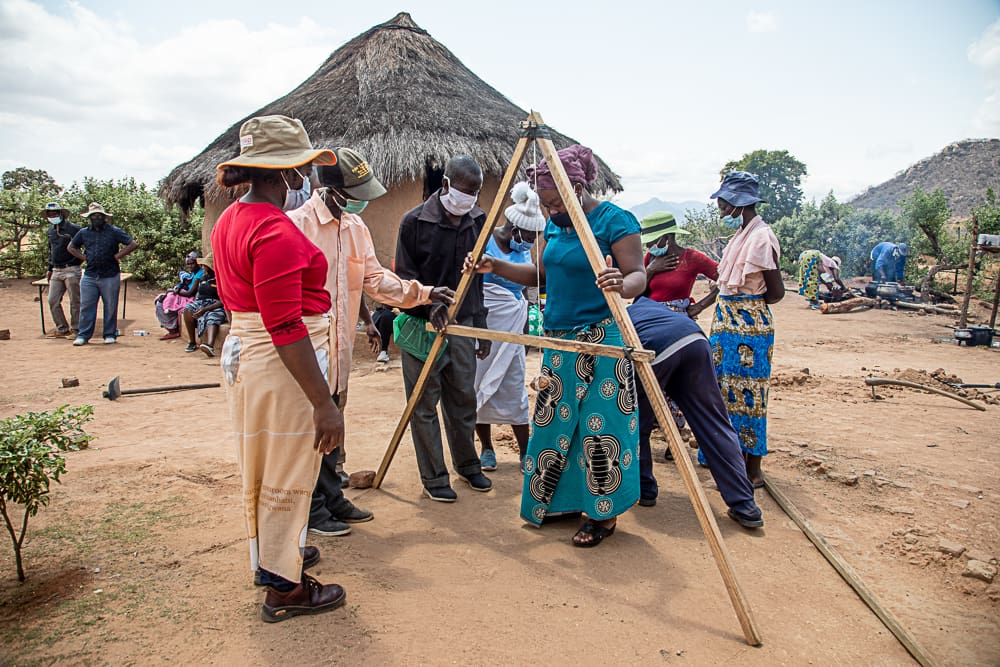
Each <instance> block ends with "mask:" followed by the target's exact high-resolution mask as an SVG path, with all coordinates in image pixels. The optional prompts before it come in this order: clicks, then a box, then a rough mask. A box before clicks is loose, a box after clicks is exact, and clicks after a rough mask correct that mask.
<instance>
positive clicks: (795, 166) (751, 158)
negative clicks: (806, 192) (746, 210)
mask: <svg viewBox="0 0 1000 667" xmlns="http://www.w3.org/2000/svg"><path fill="white" fill-rule="evenodd" d="M731 171H749V172H750V173H751V174H755V175H756V176H757V178H759V179H760V196H761V198H762V199H764V200H765V201H766V202H767V203H766V204H760V205H758V207H757V212H758V213H760V214H761V215H762V216H763V217H764V218H765V219H767V220H772V221H773V220H780V219H781V218H783V217H785V216H790V215H792V214H794V213H795V212H796V211H798V210H799V208H801V206H802V189H801V188H800V187H799V186H800V185H801V183H802V177H803V176H805V175H806V173H807V172H806V165H805V164H803V163H802V162H799V161H798V160H797V159H795V157H794V156H792V154H791V153H789V152H788V151H768V150H763V149H761V150H756V151H754V152H752V153H747V154H745V155H744V156H743V157H741V158H740V159H739V160H732V161H730V162H727V163H726V166H724V167H723V168H722V171H720V172H719V175H720V176H722V177H723V178H724V177H725V176H726V174H728V173H729V172H731Z"/></svg>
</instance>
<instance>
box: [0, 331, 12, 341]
mask: <svg viewBox="0 0 1000 667" xmlns="http://www.w3.org/2000/svg"><path fill="white" fill-rule="evenodd" d="M0 340H10V329H0Z"/></svg>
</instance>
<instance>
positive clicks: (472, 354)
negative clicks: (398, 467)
mask: <svg viewBox="0 0 1000 667" xmlns="http://www.w3.org/2000/svg"><path fill="white" fill-rule="evenodd" d="M482 186H483V170H482V169H481V168H480V166H479V164H478V163H477V162H476V161H475V160H473V159H472V158H471V157H468V156H464V155H463V156H457V157H453V158H451V159H450V160H448V163H447V164H446V165H445V168H444V178H443V179H442V185H441V189H439V190H438V191H437V192H435V193H434V194H432V195H431V196H430V197H429V198H428V199H427V201H425V202H424V203H423V204H421V205H419V206H417V207H416V208H414V209H413V210H411V211H409V212H408V213H407V214H406V215H405V216H403V221H402V223H400V226H399V240H398V242H397V243H396V266H395V268H396V274H397V275H398V276H399V277H400V278H403V279H409V280H419V281H420V282H421V283H423V284H424V285H438V286H444V287H450V288H451V289H457V288H458V283H459V281H460V280H461V278H462V266H463V263H464V261H465V256H466V255H467V254H468V253H469V252H471V251H472V250H473V248H474V247H475V245H476V239H477V238H478V237H479V233H480V232H481V231H482V228H483V224H484V223H485V221H486V213H485V212H484V211H483V210H482V209H481V208H479V207H478V206H477V205H476V200H477V199H478V197H479V189H480V188H481V187H482ZM447 308H448V307H447V306H446V305H445V304H443V303H434V304H431V305H429V306H417V307H416V308H409V309H406V310H404V311H403V313H402V314H400V315H399V316H398V317H397V318H396V321H395V323H394V325H395V326H397V329H398V331H399V332H400V334H402V333H403V331H404V330H405V331H406V334H405V335H400V334H397V336H396V345H397V346H398V347H399V349H400V356H401V358H402V362H403V382H404V385H405V387H406V397H407V399H409V397H410V395H411V394H412V393H413V388H414V386H415V385H416V382H417V377H419V375H420V371H421V370H422V369H423V366H424V359H426V357H427V351H426V349H424V350H421V349H420V347H421V342H426V340H427V339H428V338H427V336H433V335H434V334H427V336H425V335H424V326H425V324H426V322H427V321H431V322H433V323H434V324H435V326H438V328H440V326H441V325H443V324H445V323H446V317H447ZM455 320H456V323H457V324H463V325H467V326H468V325H471V326H475V327H479V328H483V329H485V328H486V307H485V306H484V305H483V276H482V275H476V276H475V278H474V279H473V282H472V286H471V288H470V289H469V292H468V294H467V295H466V297H465V300H464V301H463V302H462V306H461V307H460V308H459V310H458V313H457V315H456V317H455ZM477 343H478V351H477ZM489 351H490V342H489V341H487V340H480V341H474V340H473V339H471V338H465V337H461V336H450V337H449V338H448V343H447V346H446V347H445V348H444V351H443V352H442V353H441V356H439V357H438V359H437V360H436V361H435V363H434V369H433V371H432V372H431V374H430V375H429V376H428V378H427V383H426V384H425V385H424V391H423V393H422V394H421V396H420V401H419V402H418V403H417V405H416V407H415V409H414V411H413V416H412V418H411V420H410V428H411V433H412V437H413V445H414V448H415V449H416V453H417V467H418V468H419V469H420V479H421V481H422V482H423V485H424V493H425V494H426V495H427V497H428V498H430V499H431V500H436V501H439V502H445V503H453V502H455V500H457V499H458V496H457V495H456V494H455V491H454V490H453V489H452V488H451V483H450V481H449V477H448V468H447V466H446V465H445V462H444V451H443V445H442V442H441V426H440V424H439V422H438V415H437V405H438V402H439V401H440V403H441V411H442V413H443V414H444V425H445V430H446V432H447V435H448V446H449V448H450V449H451V460H452V464H453V465H454V468H455V472H456V473H458V475H459V477H460V478H461V479H462V480H464V481H465V482H467V483H468V484H469V486H470V487H471V488H472V489H473V490H474V491H484V492H485V491H489V490H491V489H492V488H493V483H492V482H491V481H490V480H489V478H487V477H486V476H485V475H484V474H483V472H482V466H481V465H480V463H479V454H478V453H477V451H476V444H475V428H476V390H475V379H476V357H477V356H478V357H479V358H480V359H482V358H484V357H486V355H488V354H489ZM421 355H422V356H421Z"/></svg>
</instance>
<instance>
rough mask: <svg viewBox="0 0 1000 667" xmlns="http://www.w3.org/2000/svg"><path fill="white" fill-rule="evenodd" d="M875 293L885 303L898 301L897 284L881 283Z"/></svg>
mask: <svg viewBox="0 0 1000 667" xmlns="http://www.w3.org/2000/svg"><path fill="white" fill-rule="evenodd" d="M875 293H876V294H878V295H879V297H881V298H883V299H885V300H887V301H896V300H897V299H899V283H881V284H880V285H879V286H878V288H877V289H876V290H875Z"/></svg>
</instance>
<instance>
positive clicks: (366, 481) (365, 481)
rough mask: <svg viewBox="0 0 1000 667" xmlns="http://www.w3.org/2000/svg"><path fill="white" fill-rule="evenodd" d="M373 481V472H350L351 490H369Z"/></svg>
mask: <svg viewBox="0 0 1000 667" xmlns="http://www.w3.org/2000/svg"><path fill="white" fill-rule="evenodd" d="M374 481H375V471H374V470H358V471H356V472H352V473H351V476H350V484H351V488H352V489H370V488H371V486H372V482H374Z"/></svg>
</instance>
